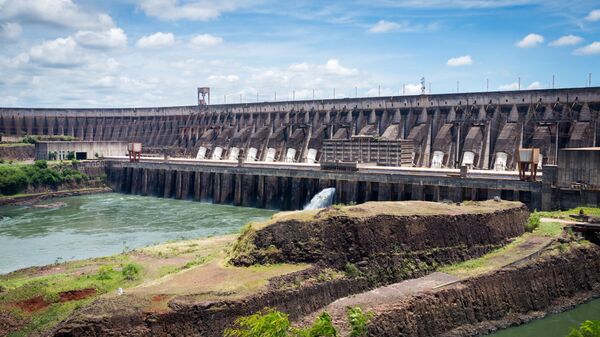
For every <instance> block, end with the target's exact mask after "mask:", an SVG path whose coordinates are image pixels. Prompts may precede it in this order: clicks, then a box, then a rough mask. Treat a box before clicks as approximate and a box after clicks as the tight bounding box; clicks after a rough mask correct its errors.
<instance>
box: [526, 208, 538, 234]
mask: <svg viewBox="0 0 600 337" xmlns="http://www.w3.org/2000/svg"><path fill="white" fill-rule="evenodd" d="M540 222H541V217H540V214H539V213H538V212H537V211H533V213H531V214H530V215H529V220H527V223H526V224H525V231H527V232H529V233H531V232H533V231H534V230H535V229H536V228H538V227H539V226H540Z"/></svg>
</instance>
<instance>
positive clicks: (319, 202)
mask: <svg viewBox="0 0 600 337" xmlns="http://www.w3.org/2000/svg"><path fill="white" fill-rule="evenodd" d="M334 195H335V188H334V187H330V188H326V189H324V190H322V191H321V192H319V193H317V194H316V195H315V196H314V197H313V198H312V199H311V200H310V202H309V203H308V205H306V206H304V209H305V210H307V209H319V208H325V207H329V206H331V204H332V203H333V196H334Z"/></svg>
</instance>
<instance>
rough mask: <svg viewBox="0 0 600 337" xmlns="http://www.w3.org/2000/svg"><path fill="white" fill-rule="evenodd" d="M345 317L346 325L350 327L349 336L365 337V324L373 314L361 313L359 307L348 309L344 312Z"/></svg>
mask: <svg viewBox="0 0 600 337" xmlns="http://www.w3.org/2000/svg"><path fill="white" fill-rule="evenodd" d="M346 315H347V317H348V323H350V326H351V327H352V330H351V331H350V336H352V337H359V336H365V335H366V333H367V323H369V320H371V318H372V317H373V313H371V312H368V313H366V314H365V313H363V311H362V309H361V308H360V307H358V306H357V307H350V308H348V310H347V311H346Z"/></svg>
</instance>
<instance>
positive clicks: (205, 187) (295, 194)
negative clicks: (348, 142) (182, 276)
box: [106, 161, 542, 210]
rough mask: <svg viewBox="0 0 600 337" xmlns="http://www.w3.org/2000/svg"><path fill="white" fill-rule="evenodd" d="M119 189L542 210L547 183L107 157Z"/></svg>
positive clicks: (246, 198) (287, 206)
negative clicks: (329, 192) (328, 194)
mask: <svg viewBox="0 0 600 337" xmlns="http://www.w3.org/2000/svg"><path fill="white" fill-rule="evenodd" d="M106 172H107V180H108V183H109V185H110V186H111V187H112V188H113V190H115V191H116V192H121V193H127V194H138V195H149V196H158V197H165V198H176V199H189V200H196V201H205V202H213V203H218V204H233V205H236V206H250V207H259V208H271V209H281V210H297V209H302V208H303V207H304V206H305V205H306V204H307V203H308V202H309V201H310V199H311V198H312V197H313V196H314V195H315V194H317V193H318V192H319V191H321V190H323V189H324V188H328V187H335V188H336V194H335V197H334V203H344V204H350V203H362V202H366V201H394V200H425V201H443V200H449V201H454V202H460V201H463V200H475V201H477V200H488V199H492V198H494V197H496V196H498V197H501V198H502V199H504V200H515V201H521V202H524V203H525V204H527V205H529V207H530V208H531V209H534V208H537V209H541V204H540V203H541V201H542V198H541V190H542V182H528V181H519V180H507V179H489V178H462V179H457V178H456V177H452V176H445V175H444V176H430V175H424V174H381V173H368V172H360V171H359V172H336V171H322V170H319V169H318V168H317V169H310V170H309V169H306V170H300V169H291V168H278V167H275V168H255V167H252V166H250V167H246V166H229V167H224V166H219V165H216V164H213V165H198V164H194V163H189V164H184V163H170V162H169V161H164V162H152V163H146V162H128V161H107V162H106Z"/></svg>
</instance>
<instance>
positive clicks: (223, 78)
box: [208, 75, 240, 82]
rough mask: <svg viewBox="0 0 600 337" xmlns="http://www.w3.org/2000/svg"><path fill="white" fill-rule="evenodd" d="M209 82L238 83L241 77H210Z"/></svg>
mask: <svg viewBox="0 0 600 337" xmlns="http://www.w3.org/2000/svg"><path fill="white" fill-rule="evenodd" d="M208 80H209V81H212V82H223V81H227V82H237V81H239V80H240V77H239V76H238V75H210V76H209V77H208Z"/></svg>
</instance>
